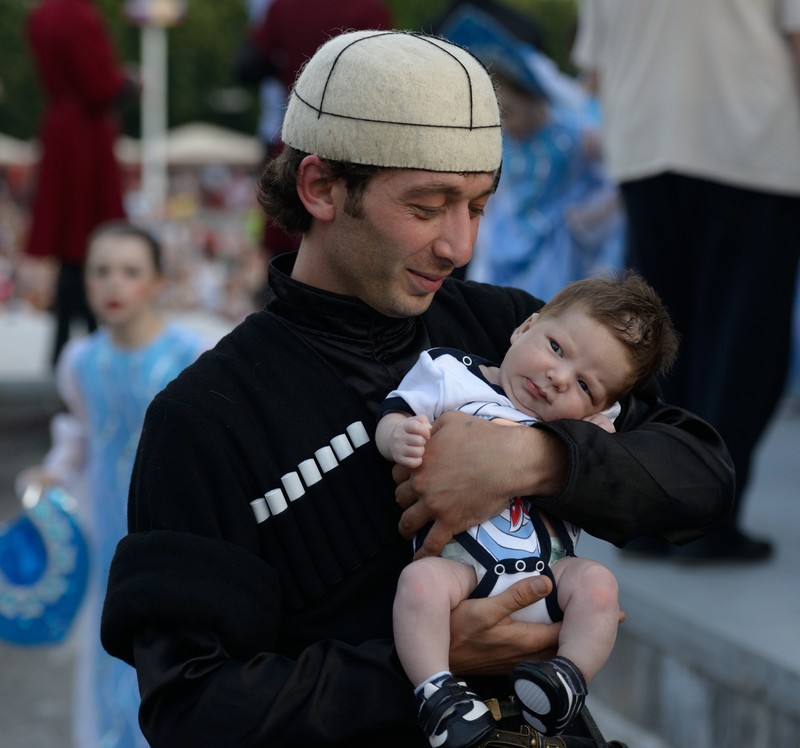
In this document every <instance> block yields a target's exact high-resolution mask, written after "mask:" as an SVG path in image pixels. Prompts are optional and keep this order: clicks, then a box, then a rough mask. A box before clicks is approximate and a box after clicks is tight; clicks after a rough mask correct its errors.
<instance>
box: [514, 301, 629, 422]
mask: <svg viewBox="0 0 800 748" xmlns="http://www.w3.org/2000/svg"><path fill="white" fill-rule="evenodd" d="M628 374H629V365H628V363H627V354H626V352H625V349H624V347H623V345H622V343H621V342H620V341H619V340H617V339H616V338H615V337H614V336H613V335H612V334H611V332H609V330H608V329H606V328H605V327H604V326H603V325H601V324H600V323H599V322H597V321H595V320H594V319H592V318H591V317H589V316H588V315H587V314H586V313H585V312H583V311H582V310H580V309H570V310H567V311H565V312H563V313H560V314H558V315H553V316H548V315H544V316H542V317H540V316H539V315H534V316H533V317H532V318H531V319H529V320H528V321H526V322H525V323H524V324H523V325H522V326H521V327H520V328H519V329H518V331H517V332H516V333H515V337H514V338H513V343H512V344H511V348H510V349H509V351H508V353H507V354H506V356H505V358H504V359H503V363H502V364H501V365H500V385H501V386H502V388H503V390H504V391H505V393H506V395H507V396H508V397H509V399H510V400H511V401H512V402H513V403H514V405H515V407H517V408H518V409H519V410H521V411H523V412H525V413H530V414H532V415H535V416H537V417H538V418H539V419H540V420H542V421H554V420H556V419H559V418H574V419H581V418H586V416H590V415H593V414H595V413H599V412H600V411H602V410H604V409H605V408H606V407H608V405H609V404H610V396H611V393H616V392H621V391H622V389H623V385H624V383H625V380H626V377H627V375H628Z"/></svg>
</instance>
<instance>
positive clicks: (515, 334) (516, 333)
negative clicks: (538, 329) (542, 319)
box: [511, 312, 539, 345]
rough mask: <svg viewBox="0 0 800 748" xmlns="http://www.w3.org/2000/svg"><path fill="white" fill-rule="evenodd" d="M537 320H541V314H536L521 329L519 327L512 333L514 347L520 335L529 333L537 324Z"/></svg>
mask: <svg viewBox="0 0 800 748" xmlns="http://www.w3.org/2000/svg"><path fill="white" fill-rule="evenodd" d="M537 319H539V312H534V313H533V314H532V315H531V316H530V317H528V319H526V320H525V321H524V322H523V323H522V324H521V325H520V326H519V327H517V328H516V330H514V332H512V333H511V344H512V345H513V344H514V343H515V342H516V340H517V338H519V336H520V335H523V334H524V333H526V332H528V330H530V328H531V325H532V324H533V323H534V322H536V320H537Z"/></svg>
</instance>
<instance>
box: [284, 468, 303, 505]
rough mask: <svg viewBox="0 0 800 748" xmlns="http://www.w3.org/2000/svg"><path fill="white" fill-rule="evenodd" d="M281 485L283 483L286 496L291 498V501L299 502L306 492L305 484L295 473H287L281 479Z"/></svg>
mask: <svg viewBox="0 0 800 748" xmlns="http://www.w3.org/2000/svg"><path fill="white" fill-rule="evenodd" d="M281 483H283V487H284V488H285V489H286V495H287V496H288V497H289V501H297V499H299V498H300V497H301V496H302V495H303V494H304V493H305V492H306V490H305V488H303V482H302V481H301V480H300V476H299V475H298V474H297V473H295V472H291V473H286V475H284V476H283V477H282V478H281Z"/></svg>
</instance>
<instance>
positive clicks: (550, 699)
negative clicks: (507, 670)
mask: <svg viewBox="0 0 800 748" xmlns="http://www.w3.org/2000/svg"><path fill="white" fill-rule="evenodd" d="M558 659H559V661H563V662H567V663H569V665H570V666H571V668H573V669H575V672H576V673H577V679H578V680H579V681H580V685H578V687H575V685H573V683H572V682H571V681H573V680H575V677H574V676H573V677H569V675H568V674H567V673H564V672H562V670H561V668H559V667H556V666H555V665H554V664H553V663H552V661H546V662H523V663H522V664H520V665H517V666H516V667H515V668H514V671H513V672H512V673H511V683H512V686H513V688H514V693H515V694H516V696H517V700H518V701H519V704H520V707H521V709H522V716H523V717H524V718H525V721H526V722H527V723H528V724H529V725H530V726H531V727H532V728H533V729H534V730H538V731H539V732H541V733H543V734H545V735H559V734H560V733H561V732H562V731H563V730H564V728H565V727H566V726H567V725H568V724H569V723H570V722H571V721H572V720H573V719H574V717H575V715H576V714H577V713H578V712H579V711H580V710H581V708H582V707H583V702H584V701H585V699H586V684H585V681H584V680H583V676H582V675H580V673H579V672H578V671H577V669H576V668H575V666H574V665H573V664H572V663H571V662H569V661H568V660H564V658H558ZM581 691H582V693H581Z"/></svg>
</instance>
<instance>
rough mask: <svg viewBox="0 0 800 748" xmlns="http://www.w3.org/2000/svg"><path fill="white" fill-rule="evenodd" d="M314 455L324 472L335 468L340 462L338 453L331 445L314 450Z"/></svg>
mask: <svg viewBox="0 0 800 748" xmlns="http://www.w3.org/2000/svg"><path fill="white" fill-rule="evenodd" d="M314 457H316V458H317V462H318V463H319V466H320V467H321V468H322V472H323V473H327V472H328V471H329V470H333V469H334V468H335V467H336V466H337V465H338V464H339V463H338V462H337V461H336V455H335V454H333V450H332V449H331V448H330V447H323V448H322V449H318V450H317V451H316V452H314Z"/></svg>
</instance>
